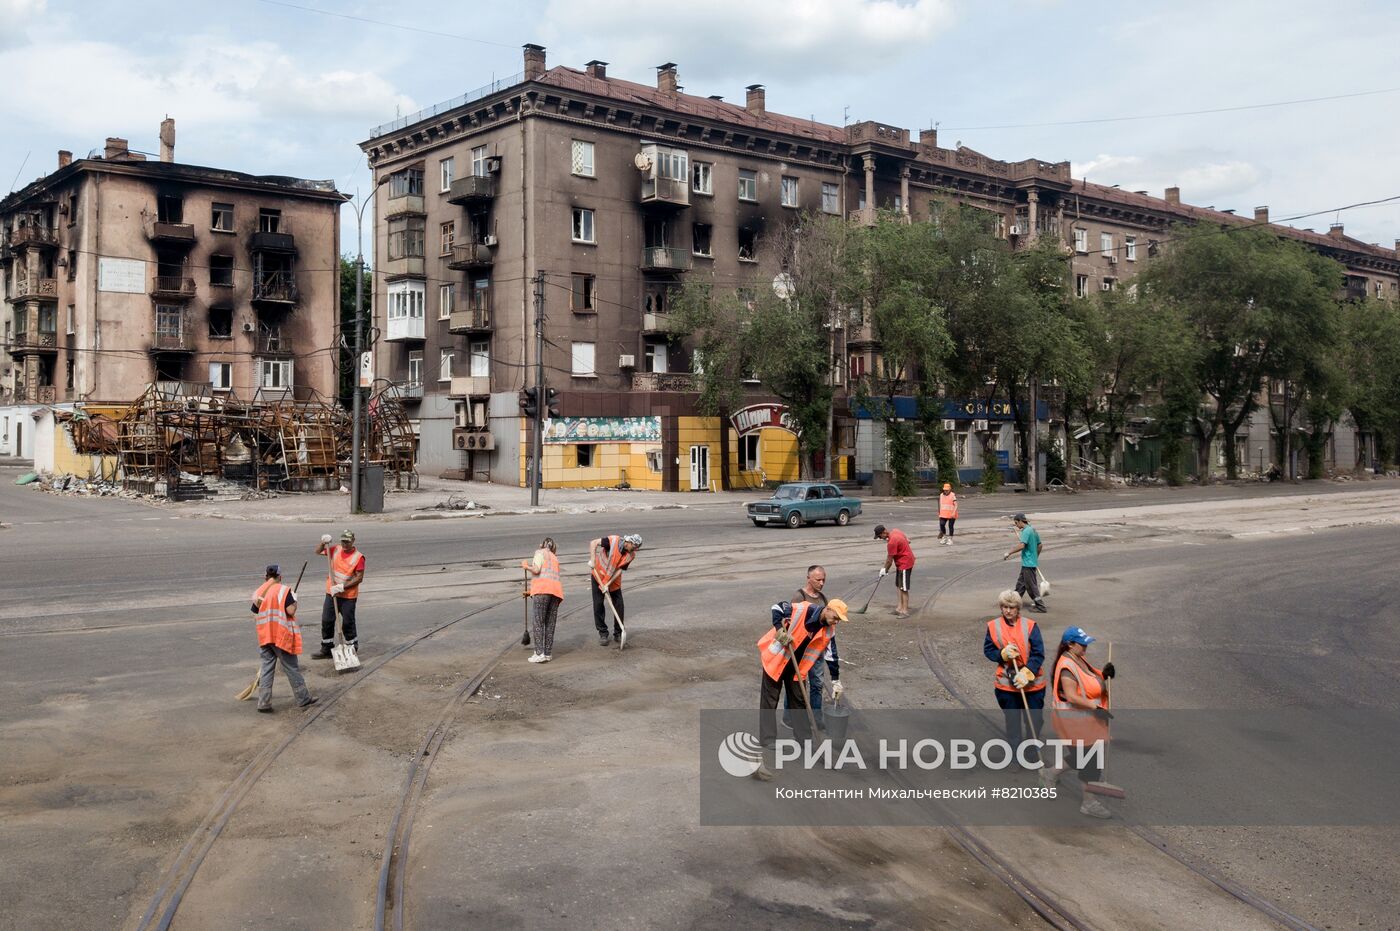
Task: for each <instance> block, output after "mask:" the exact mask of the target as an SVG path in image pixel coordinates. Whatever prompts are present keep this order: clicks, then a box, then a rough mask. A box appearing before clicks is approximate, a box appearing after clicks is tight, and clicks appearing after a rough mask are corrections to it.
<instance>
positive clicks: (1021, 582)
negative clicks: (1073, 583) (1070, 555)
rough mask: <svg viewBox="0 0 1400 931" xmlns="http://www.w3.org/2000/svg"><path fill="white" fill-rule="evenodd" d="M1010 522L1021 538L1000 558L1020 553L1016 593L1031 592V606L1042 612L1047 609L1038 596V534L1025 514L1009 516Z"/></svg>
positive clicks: (1039, 547) (1039, 549) (1039, 548)
mask: <svg viewBox="0 0 1400 931" xmlns="http://www.w3.org/2000/svg"><path fill="white" fill-rule="evenodd" d="M1011 522H1012V523H1013V524H1015V525H1016V534H1017V536H1019V537H1020V538H1021V542H1020V543H1017V544H1016V545H1015V546H1014V547H1012V548H1011V549H1010V550H1008V551H1007V553H1006V555H1005V556H1003V557H1001V558H1002V559H1010V558H1011V557H1012V556H1015V555H1016V554H1017V553H1020V554H1021V575H1020V576H1019V577H1018V578H1017V579H1016V594H1018V595H1024V594H1025V593H1026V592H1030V594H1031V608H1032V610H1035V611H1040V612H1042V613H1043V612H1044V611H1046V610H1047V608H1046V607H1045V602H1044V601H1042V600H1041V598H1040V579H1039V568H1040V551H1041V549H1042V547H1041V545H1040V534H1038V533H1036V532H1035V528H1034V527H1032V526H1031V522H1030V521H1028V520H1026V515H1024V514H1017V515H1016V516H1014V517H1012V518H1011Z"/></svg>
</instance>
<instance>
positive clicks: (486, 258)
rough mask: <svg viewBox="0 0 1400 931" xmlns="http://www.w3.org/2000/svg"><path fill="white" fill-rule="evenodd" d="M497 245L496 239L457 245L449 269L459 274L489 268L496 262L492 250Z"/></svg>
mask: <svg viewBox="0 0 1400 931" xmlns="http://www.w3.org/2000/svg"><path fill="white" fill-rule="evenodd" d="M495 245H496V240H495V237H492V238H491V239H489V240H488V241H487V242H459V243H456V244H454V245H453V246H452V258H451V260H450V261H448V263H447V267H448V268H450V269H452V270H454V271H459V272H460V271H466V270H467V269H471V268H489V267H490V265H491V263H492V261H494V256H493V253H492V251H491V250H492V247H493V246H495Z"/></svg>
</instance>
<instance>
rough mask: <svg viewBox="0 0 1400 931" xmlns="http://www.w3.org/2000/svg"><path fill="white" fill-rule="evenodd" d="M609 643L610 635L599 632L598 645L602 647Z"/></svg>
mask: <svg viewBox="0 0 1400 931" xmlns="http://www.w3.org/2000/svg"><path fill="white" fill-rule="evenodd" d="M607 645H608V635H607V634H599V635H598V646H600V647H605V646H607Z"/></svg>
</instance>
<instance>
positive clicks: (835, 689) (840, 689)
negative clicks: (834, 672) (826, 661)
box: [831, 679, 846, 701]
mask: <svg viewBox="0 0 1400 931" xmlns="http://www.w3.org/2000/svg"><path fill="white" fill-rule="evenodd" d="M844 694H846V687H845V686H844V685H842V684H841V680H840V679H837V680H836V681H835V682H833V683H831V700H832V701H840V700H841V696H842V695H844Z"/></svg>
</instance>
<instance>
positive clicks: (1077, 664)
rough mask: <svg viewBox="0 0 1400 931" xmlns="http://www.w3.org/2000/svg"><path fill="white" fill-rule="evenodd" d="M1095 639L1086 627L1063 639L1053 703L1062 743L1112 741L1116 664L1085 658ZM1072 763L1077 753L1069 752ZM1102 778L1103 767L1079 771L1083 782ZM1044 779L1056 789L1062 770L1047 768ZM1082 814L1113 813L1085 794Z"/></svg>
mask: <svg viewBox="0 0 1400 931" xmlns="http://www.w3.org/2000/svg"><path fill="white" fill-rule="evenodd" d="M1093 642H1094V638H1093V637H1091V636H1089V634H1088V633H1086V632H1085V630H1084V628H1082V627H1070V628H1068V629H1067V630H1066V631H1065V632H1064V635H1063V636H1062V637H1060V649H1059V651H1058V652H1057V653H1056V654H1055V666H1054V669H1055V675H1054V681H1055V688H1054V690H1053V693H1052V696H1051V701H1050V722H1051V723H1052V724H1054V725H1055V733H1056V734H1057V735H1058V736H1059V737H1060V739H1062V740H1069V741H1072V742H1073V743H1074V744H1075V745H1076V746H1078V745H1081V744H1087V743H1093V742H1094V741H1098V740H1102V741H1105V742H1106V741H1107V740H1108V722H1109V720H1111V719H1112V718H1113V714H1112V712H1110V711H1109V710H1108V680H1109V679H1112V678H1113V676H1114V668H1113V664H1112V663H1106V664H1105V665H1104V667H1103V668H1102V669H1098V668H1096V667H1094V666H1091V665H1090V664H1089V660H1088V658H1087V657H1086V656H1085V653H1086V652H1087V649H1088V646H1089V644H1091V643H1093ZM1066 752H1067V753H1068V754H1069V755H1070V759H1073V758H1074V755H1075V754H1076V752H1077V751H1075V750H1074V749H1072V748H1071V749H1068V750H1067V751H1066ZM1099 775H1100V772H1099V767H1097V766H1086V767H1084V768H1083V769H1081V770H1079V779H1080V781H1081V782H1093V781H1094V780H1096V779H1098V778H1099ZM1041 777H1042V779H1044V781H1045V782H1046V784H1047V785H1054V784H1055V782H1056V780H1058V779H1059V778H1060V770H1057V769H1051V768H1048V767H1047V768H1046V769H1043V770H1041ZM1079 813H1080V814H1083V815H1088V816H1089V817H1091V818H1110V817H1112V815H1113V813H1112V812H1110V811H1109V810H1108V809H1107V808H1105V807H1104V806H1103V803H1102V802H1100V801H1099V800H1098V799H1097V798H1095V797H1094V796H1092V795H1090V794H1089V793H1087V792H1085V793H1084V796H1083V798H1082V800H1081V804H1080V806H1079Z"/></svg>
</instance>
